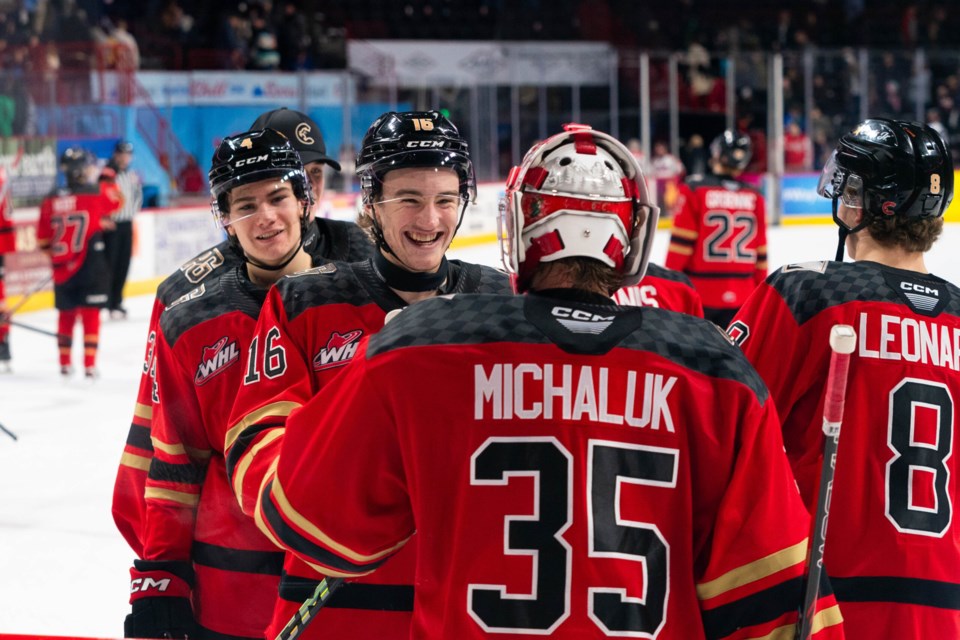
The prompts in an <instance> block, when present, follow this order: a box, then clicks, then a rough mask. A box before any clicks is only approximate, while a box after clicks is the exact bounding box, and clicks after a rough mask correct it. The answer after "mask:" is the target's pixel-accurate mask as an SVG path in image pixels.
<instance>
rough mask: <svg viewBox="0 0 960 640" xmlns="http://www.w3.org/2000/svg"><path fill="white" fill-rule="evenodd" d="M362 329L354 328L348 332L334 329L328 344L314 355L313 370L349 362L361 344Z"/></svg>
mask: <svg viewBox="0 0 960 640" xmlns="http://www.w3.org/2000/svg"><path fill="white" fill-rule="evenodd" d="M361 336H363V331H362V330H361V329H354V330H353V331H347V332H346V333H337V332H336V331H334V332H333V333H331V334H330V337H329V338H327V346H325V347H324V348H323V349H320V353H318V354H317V355H315V356H314V357H313V370H314V371H323V370H325V369H333V368H334V367H340V366H342V365H345V364H347V363H348V362H350V360H351V359H352V358H353V356H354V354H355V353H356V352H357V347H358V346H360V337H361Z"/></svg>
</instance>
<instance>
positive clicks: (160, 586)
mask: <svg viewBox="0 0 960 640" xmlns="http://www.w3.org/2000/svg"><path fill="white" fill-rule="evenodd" d="M169 586H170V578H161V579H160V580H154V579H153V578H135V579H133V580H131V581H130V593H136V592H137V591H150V590H151V589H156V590H157V591H160V592H161V593H162V592H164V591H166V590H167V587H169Z"/></svg>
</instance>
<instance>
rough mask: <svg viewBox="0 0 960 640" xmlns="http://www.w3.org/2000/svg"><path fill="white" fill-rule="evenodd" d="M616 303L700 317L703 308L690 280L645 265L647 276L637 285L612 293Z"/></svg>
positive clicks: (678, 274) (683, 276) (663, 268)
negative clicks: (658, 308) (656, 308)
mask: <svg viewBox="0 0 960 640" xmlns="http://www.w3.org/2000/svg"><path fill="white" fill-rule="evenodd" d="M613 299H614V301H615V302H616V303H617V304H622V305H628V306H634V307H660V308H661V309H667V310H668V311H679V312H680V313H689V314H690V315H692V316H697V317H698V318H702V317H703V305H702V304H701V303H700V294H698V293H697V290H696V289H694V288H693V283H692V282H690V278H688V277H687V276H685V275H684V274H682V273H680V272H679V271H673V270H672V269H667V268H665V267H661V266H660V265H657V264H648V265H647V273H646V274H644V276H643V280H641V281H640V283H639V284H634V285H630V286H627V287H623V288H621V289H620V290H619V291H617V292H616V293H614V294H613Z"/></svg>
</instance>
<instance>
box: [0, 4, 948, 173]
mask: <svg viewBox="0 0 960 640" xmlns="http://www.w3.org/2000/svg"><path fill="white" fill-rule="evenodd" d="M382 38H396V39H420V38H424V39H465V40H466V39H469V40H551V41H556V40H581V41H584V40H585V41H600V40H602V41H607V42H610V43H612V44H613V45H614V46H616V47H618V49H619V50H620V51H621V52H623V54H622V56H621V60H630V59H632V58H635V56H634V53H635V52H637V51H652V52H671V51H672V52H677V51H679V52H683V56H682V59H681V62H682V67H681V71H682V73H681V78H680V107H681V109H683V110H687V111H702V112H713V113H723V112H724V111H725V109H726V104H727V97H726V92H727V87H726V77H725V62H724V59H725V58H726V57H729V56H731V54H733V55H734V56H735V59H736V61H737V62H736V79H737V89H736V105H737V106H736V110H737V113H738V118H739V122H738V125H739V126H740V127H742V128H744V129H747V130H751V131H753V132H756V131H762V130H764V129H766V124H767V123H766V121H765V118H764V116H763V114H764V112H765V111H766V99H767V98H766V89H765V88H766V83H767V82H768V78H769V76H768V70H767V68H766V62H765V60H766V54H767V53H768V52H770V51H780V52H783V54H784V57H785V61H786V63H785V65H784V81H783V86H784V99H785V114H786V119H785V126H786V128H787V130H788V135H789V136H790V138H789V140H788V141H787V144H786V147H787V148H786V149H785V153H787V154H790V155H789V158H787V157H785V161H786V165H787V168H788V170H809V171H812V170H816V169H819V168H820V167H821V166H822V163H823V161H824V160H825V156H826V155H827V154H828V153H829V150H830V149H832V148H833V145H834V141H835V137H836V132H837V131H840V130H845V129H846V128H847V127H849V126H850V124H851V123H854V122H857V121H858V120H860V119H861V115H862V107H861V101H863V100H866V101H867V108H866V112H867V113H869V115H871V116H883V117H893V118H907V119H917V118H922V119H925V120H926V121H928V122H930V123H931V124H932V125H933V126H934V127H935V128H937V129H938V130H939V131H942V133H943V134H944V135H945V136H946V137H947V138H948V139H949V140H950V141H951V142H952V147H953V148H954V150H955V151H956V150H958V149H960V65H958V64H957V62H956V55H955V54H956V51H957V50H960V12H953V11H949V10H948V4H947V3H946V2H945V0H939V1H931V0H921V1H914V2H906V3H904V2H896V1H894V0H873V1H870V2H867V0H847V1H845V2H835V1H831V0H813V1H805V0H782V1H781V2H777V3H768V2H764V1H761V0H740V1H739V2H732V1H730V0H676V1H675V2H669V3H637V2H634V1H633V0H553V1H552V2H549V3H547V2H545V1H544V0H515V1H514V2H506V1H505V0H399V1H387V0H299V1H292V0H242V1H240V0H237V1H233V2H231V1H222V0H194V1H193V2H186V1H185V0H143V1H142V2H119V1H117V0H0V135H4V134H6V135H9V134H10V133H11V132H12V133H21V134H22V133H31V128H30V127H31V125H30V116H29V109H28V108H23V106H24V105H23V104H22V103H23V102H24V101H25V100H27V99H28V98H27V97H26V96H25V95H24V93H25V92H24V90H23V87H22V84H23V83H22V82H18V78H20V77H22V74H33V76H34V77H44V74H51V73H63V72H64V71H69V70H77V71H82V70H87V69H90V68H100V69H121V70H135V69H167V70H190V69H235V70H239V69H247V70H264V71H269V70H285V71H293V70H310V69H327V68H343V67H344V66H345V64H346V42H347V40H348V39H360V40H369V39H382ZM859 47H872V49H871V54H870V56H869V58H868V59H867V60H866V61H865V60H864V59H863V58H862V57H861V56H860V55H859V53H858V52H859V51H860V49H859ZM918 47H921V48H922V49H923V51H924V52H925V57H924V58H922V59H921V61H920V63H919V64H918V62H917V57H916V54H915V51H916V50H917V48H918ZM810 51H815V52H816V53H815V55H814V57H813V60H814V62H813V73H812V75H810V74H809V73H808V69H806V68H805V66H804V64H803V56H804V55H805V54H806V53H809V52H810ZM864 65H866V69H864V68H863V67H864ZM664 68H665V67H664ZM655 73H657V71H655ZM660 73H661V75H659V76H655V77H654V82H653V83H652V90H653V92H655V93H656V92H658V91H662V92H664V95H665V93H666V86H667V83H666V77H665V75H663V72H662V71H661V72H660ZM624 75H625V74H624V73H621V76H624ZM864 77H866V78H868V83H867V86H868V87H870V89H869V95H865V96H861V95H859V93H858V92H859V87H860V86H861V83H860V82H859V80H860V79H861V78H864ZM808 79H809V81H810V82H811V84H812V87H807V86H806V83H807V82H808ZM84 82H85V80H82V81H80V82H79V84H80V87H81V88H80V89H79V90H81V91H82V90H83V83H84ZM623 82H624V83H625V85H629V81H628V80H623ZM60 91H61V92H62V91H63V89H62V88H61V89H60ZM810 94H812V104H813V108H812V109H810V108H809V102H808V100H809V96H810ZM918 96H919V97H920V102H919V104H918V100H917V98H918ZM34 98H35V99H36V96H34ZM11 103H14V106H11ZM8 112H9V113H15V114H17V116H16V117H10V118H7V117H5V115H4V114H6V113H8ZM700 133H701V134H702V137H709V136H710V135H711V133H710V132H708V131H704V132H700ZM758 137H760V136H758ZM683 138H684V140H683V143H684V146H687V145H689V144H690V143H691V139H690V138H691V132H688V131H684V132H683ZM754 142H755V144H757V145H758V146H759V147H760V148H761V149H762V148H763V147H765V146H766V143H765V141H764V140H762V139H758V140H755V141H754ZM754 158H755V161H754V165H753V166H752V167H751V169H752V170H755V171H756V170H764V169H765V167H764V166H763V164H764V163H765V162H766V154H765V153H762V152H760V153H754Z"/></svg>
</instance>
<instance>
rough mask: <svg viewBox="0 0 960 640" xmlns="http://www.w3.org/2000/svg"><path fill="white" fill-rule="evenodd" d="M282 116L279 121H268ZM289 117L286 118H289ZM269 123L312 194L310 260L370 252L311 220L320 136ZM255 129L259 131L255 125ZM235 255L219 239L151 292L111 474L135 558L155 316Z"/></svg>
mask: <svg viewBox="0 0 960 640" xmlns="http://www.w3.org/2000/svg"><path fill="white" fill-rule="evenodd" d="M279 113H282V114H283V117H280V118H277V117H274V114H279ZM291 115H292V116H293V117H290V116H291ZM263 122H269V125H270V128H272V129H275V130H277V131H279V132H280V133H282V134H283V135H285V136H286V137H287V139H288V140H290V142H291V144H292V145H293V148H294V149H296V150H297V152H298V153H299V154H300V158H301V160H302V161H303V163H304V165H305V167H306V170H307V177H308V178H309V179H310V184H311V188H312V191H313V200H314V203H313V209H312V211H311V218H313V222H312V223H311V225H310V228H309V230H308V233H307V234H306V237H305V239H304V246H305V247H306V249H307V251H308V252H309V253H310V254H311V255H314V256H323V257H325V258H328V259H330V260H349V261H354V260H362V259H363V258H365V257H367V256H369V255H371V254H372V253H373V249H374V247H373V244H372V243H371V242H370V241H369V239H368V238H367V235H366V234H365V233H364V232H363V231H362V230H361V229H360V228H359V227H358V226H357V225H356V224H354V223H352V222H345V221H340V220H325V219H317V218H316V217H315V215H314V213H315V212H316V210H317V207H318V206H319V201H320V199H321V198H322V197H323V187H324V183H323V172H322V171H320V172H319V176H320V179H319V180H317V179H316V178H317V175H318V171H317V169H318V168H322V167H323V165H324V164H328V165H330V166H332V167H334V168H338V166H339V165H337V164H336V163H335V162H334V161H333V160H332V159H330V158H329V157H327V156H326V147H325V146H324V142H323V136H322V135H321V134H320V130H319V128H318V127H317V125H316V123H315V122H314V121H313V120H311V119H310V118H309V117H307V116H306V115H305V114H302V113H300V112H299V111H290V110H285V109H284V110H274V111H268V112H266V113H264V114H263V115H261V116H260V117H259V118H258V119H257V120H256V121H255V122H254V126H253V127H251V130H259V129H262V128H263V127H264V126H266V125H262V123H263ZM258 124H261V126H256V125H258ZM239 260H240V258H239V256H238V254H237V253H236V251H234V250H233V249H232V248H231V245H230V242H229V241H228V240H224V241H223V242H221V243H220V244H218V245H216V246H214V247H210V248H209V249H208V250H206V251H204V252H202V253H200V254H199V255H197V256H196V257H195V258H193V259H192V260H190V261H188V262H186V263H184V264H183V265H182V266H181V267H180V269H179V270H178V271H176V272H174V273H173V274H171V275H170V277H168V278H167V279H166V280H164V281H163V283H162V284H161V285H160V286H159V288H158V289H157V297H156V300H155V301H154V305H153V313H152V314H151V316H150V325H149V331H148V338H147V345H146V349H145V356H144V363H143V369H142V374H141V377H140V388H139V391H138V393H137V403H136V407H135V408H134V414H133V419H132V421H131V423H130V430H129V434H128V436H127V441H126V446H125V447H124V451H123V456H122V458H121V460H120V466H119V468H118V470H117V478H116V483H115V485H114V492H113V519H114V522H115V523H116V525H117V528H118V529H119V530H120V533H121V534H122V535H123V537H124V539H126V541H127V543H128V544H129V545H130V547H131V548H132V549H133V550H134V552H135V553H136V554H137V555H138V556H139V555H140V553H141V551H142V549H143V538H142V522H143V513H144V500H143V492H144V485H145V483H146V479H147V469H148V468H149V466H150V459H151V458H152V456H153V445H152V443H151V441H150V425H151V421H152V414H153V406H152V405H153V398H154V393H153V358H154V352H155V345H156V336H157V330H158V325H159V319H160V314H161V312H162V311H163V309H164V308H165V307H166V306H167V305H169V304H170V303H172V302H174V301H175V300H177V299H178V298H179V297H180V296H182V295H184V294H185V293H187V292H189V291H192V290H193V289H194V288H196V287H197V286H199V285H201V284H203V283H204V282H205V281H207V280H208V279H210V278H214V277H215V276H217V275H218V274H220V273H222V272H224V271H226V270H228V269H230V268H232V267H233V266H235V265H236V264H238V263H239Z"/></svg>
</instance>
